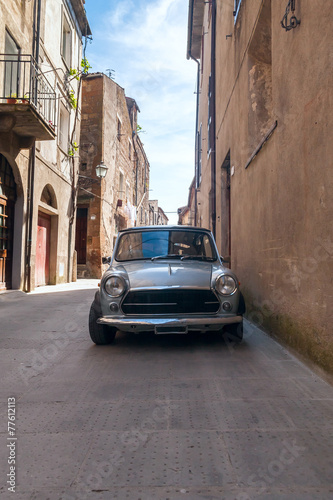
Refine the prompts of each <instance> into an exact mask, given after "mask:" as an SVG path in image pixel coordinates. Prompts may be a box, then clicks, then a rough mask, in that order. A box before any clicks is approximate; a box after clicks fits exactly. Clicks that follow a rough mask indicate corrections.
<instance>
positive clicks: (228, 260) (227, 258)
mask: <svg viewBox="0 0 333 500" xmlns="http://www.w3.org/2000/svg"><path fill="white" fill-rule="evenodd" d="M221 260H222V262H223V264H230V257H222V255H221Z"/></svg>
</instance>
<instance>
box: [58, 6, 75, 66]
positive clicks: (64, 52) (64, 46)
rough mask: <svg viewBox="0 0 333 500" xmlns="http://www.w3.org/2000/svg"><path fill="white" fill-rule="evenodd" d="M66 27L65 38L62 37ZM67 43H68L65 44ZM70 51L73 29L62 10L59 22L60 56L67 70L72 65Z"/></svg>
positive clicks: (71, 48)
mask: <svg viewBox="0 0 333 500" xmlns="http://www.w3.org/2000/svg"><path fill="white" fill-rule="evenodd" d="M66 27H68V31H66V33H67V36H64V34H65V29H66ZM67 39H68V40H67ZM68 41H69V43H67V42H68ZM65 42H66V43H65ZM72 50H73V29H72V26H71V23H70V21H69V18H68V16H67V15H66V13H65V10H64V9H63V11H62V22H61V46H60V54H61V58H62V60H63V62H64V64H65V66H66V67H67V69H70V68H71V65H72Z"/></svg>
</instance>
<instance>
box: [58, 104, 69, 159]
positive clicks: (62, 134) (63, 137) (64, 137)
mask: <svg viewBox="0 0 333 500" xmlns="http://www.w3.org/2000/svg"><path fill="white" fill-rule="evenodd" d="M68 142H69V114H68V111H67V110H66V109H65V108H64V107H63V106H61V107H60V112H59V133H58V146H59V147H60V149H62V151H63V152H64V153H66V154H67V153H68Z"/></svg>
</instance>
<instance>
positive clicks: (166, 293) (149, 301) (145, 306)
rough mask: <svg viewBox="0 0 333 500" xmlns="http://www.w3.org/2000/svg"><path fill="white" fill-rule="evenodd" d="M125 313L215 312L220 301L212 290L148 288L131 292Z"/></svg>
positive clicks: (125, 300)
mask: <svg viewBox="0 0 333 500" xmlns="http://www.w3.org/2000/svg"><path fill="white" fill-rule="evenodd" d="M121 307H122V310H123V313H124V314H126V315H135V316H143V315H145V316H147V315H148V316H151V315H156V314H208V313H210V314H214V313H217V311H218V310H219V307H220V302H219V300H218V298H217V297H216V295H215V294H214V293H213V292H212V291H211V290H179V289H178V290H170V289H168V290H147V291H132V292H129V293H128V294H127V295H126V297H125V299H124V301H123V303H122V306H121Z"/></svg>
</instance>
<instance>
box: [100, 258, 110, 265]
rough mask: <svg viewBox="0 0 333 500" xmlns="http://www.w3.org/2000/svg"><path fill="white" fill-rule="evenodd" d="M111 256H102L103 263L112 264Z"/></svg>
mask: <svg viewBox="0 0 333 500" xmlns="http://www.w3.org/2000/svg"><path fill="white" fill-rule="evenodd" d="M110 262H111V257H102V264H110Z"/></svg>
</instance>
